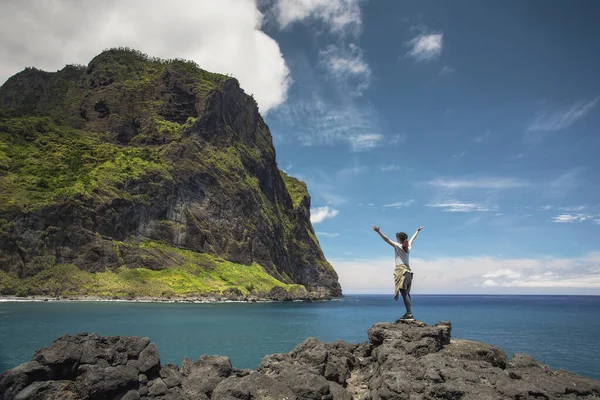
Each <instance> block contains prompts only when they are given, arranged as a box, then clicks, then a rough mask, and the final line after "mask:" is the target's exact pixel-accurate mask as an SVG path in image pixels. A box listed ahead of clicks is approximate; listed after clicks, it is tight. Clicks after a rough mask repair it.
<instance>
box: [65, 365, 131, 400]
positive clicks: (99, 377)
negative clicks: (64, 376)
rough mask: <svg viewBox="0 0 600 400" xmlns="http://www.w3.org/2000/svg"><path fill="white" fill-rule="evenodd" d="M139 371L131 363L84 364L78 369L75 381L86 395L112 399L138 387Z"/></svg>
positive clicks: (80, 390)
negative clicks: (112, 364) (109, 364)
mask: <svg viewBox="0 0 600 400" xmlns="http://www.w3.org/2000/svg"><path fill="white" fill-rule="evenodd" d="M138 373H139V371H137V370H136V369H135V368H133V367H131V366H129V365H117V366H115V367H111V366H108V367H104V366H100V365H82V366H80V367H79V369H78V370H77V378H76V379H75V383H76V386H77V388H78V390H79V392H80V393H82V394H83V395H84V396H89V397H91V398H96V399H111V398H113V397H115V396H116V395H118V394H120V393H126V392H128V391H129V390H130V389H136V388H137V386H138Z"/></svg>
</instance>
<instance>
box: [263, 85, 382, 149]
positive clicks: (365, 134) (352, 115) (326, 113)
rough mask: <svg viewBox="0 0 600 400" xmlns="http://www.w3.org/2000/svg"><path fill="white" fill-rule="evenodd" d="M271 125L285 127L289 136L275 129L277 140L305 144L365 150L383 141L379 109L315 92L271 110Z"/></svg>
mask: <svg viewBox="0 0 600 400" xmlns="http://www.w3.org/2000/svg"><path fill="white" fill-rule="evenodd" d="M269 120H270V121H269V125H271V126H274V125H275V126H276V125H280V126H282V127H285V130H286V132H288V135H289V136H281V133H278V132H275V135H277V136H278V137H277V140H283V141H286V140H290V139H291V140H296V141H298V142H299V143H300V144H301V145H303V146H317V145H336V144H340V143H342V144H346V145H348V146H349V148H350V150H352V151H366V150H370V149H373V148H375V147H377V146H379V145H381V144H382V143H383V141H384V139H385V136H383V134H381V133H379V132H378V131H379V128H380V122H379V116H378V113H377V111H376V110H375V109H374V108H372V107H370V106H368V105H361V106H358V105H357V104H355V103H354V102H352V101H345V102H344V101H340V102H339V103H336V102H333V101H328V100H325V99H324V98H322V97H320V96H319V95H317V94H315V93H313V94H311V96H310V97H307V98H302V99H298V98H295V99H290V100H289V101H288V102H286V103H285V104H283V105H281V106H280V107H278V108H277V109H275V110H273V111H272V112H271V113H269Z"/></svg>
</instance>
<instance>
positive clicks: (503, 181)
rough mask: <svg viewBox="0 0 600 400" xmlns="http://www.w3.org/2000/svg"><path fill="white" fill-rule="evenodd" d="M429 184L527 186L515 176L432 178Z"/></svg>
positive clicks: (500, 187) (438, 185) (490, 186)
mask: <svg viewBox="0 0 600 400" xmlns="http://www.w3.org/2000/svg"><path fill="white" fill-rule="evenodd" d="M427 183H428V184H429V185H432V186H436V187H441V188H444V189H471V188H480V189H512V188H517V187H523V186H528V183H527V182H525V181H522V180H520V179H516V178H494V177H488V178H476V179H442V178H438V179H434V180H431V181H428V182H427Z"/></svg>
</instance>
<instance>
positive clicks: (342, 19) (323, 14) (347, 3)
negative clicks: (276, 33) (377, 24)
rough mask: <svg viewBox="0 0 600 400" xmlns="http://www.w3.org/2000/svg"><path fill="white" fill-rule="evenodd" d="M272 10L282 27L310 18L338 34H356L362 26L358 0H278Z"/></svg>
mask: <svg viewBox="0 0 600 400" xmlns="http://www.w3.org/2000/svg"><path fill="white" fill-rule="evenodd" d="M274 11H275V17H276V19H277V22H278V23H279V26H280V27H281V28H282V29H283V28H286V27H288V26H289V25H292V24H293V23H295V22H301V21H305V20H307V19H310V18H312V19H316V20H320V21H322V22H323V23H325V24H327V25H328V26H329V29H330V31H331V32H334V33H339V34H347V33H353V34H358V33H359V32H360V29H361V26H362V19H361V12H360V6H359V0H278V1H277V2H276V4H275V6H274Z"/></svg>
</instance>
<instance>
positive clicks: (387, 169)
mask: <svg viewBox="0 0 600 400" xmlns="http://www.w3.org/2000/svg"><path fill="white" fill-rule="evenodd" d="M379 169H380V170H381V171H383V172H390V171H399V170H400V166H399V165H396V164H389V165H382V166H381V167H380V168H379Z"/></svg>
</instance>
